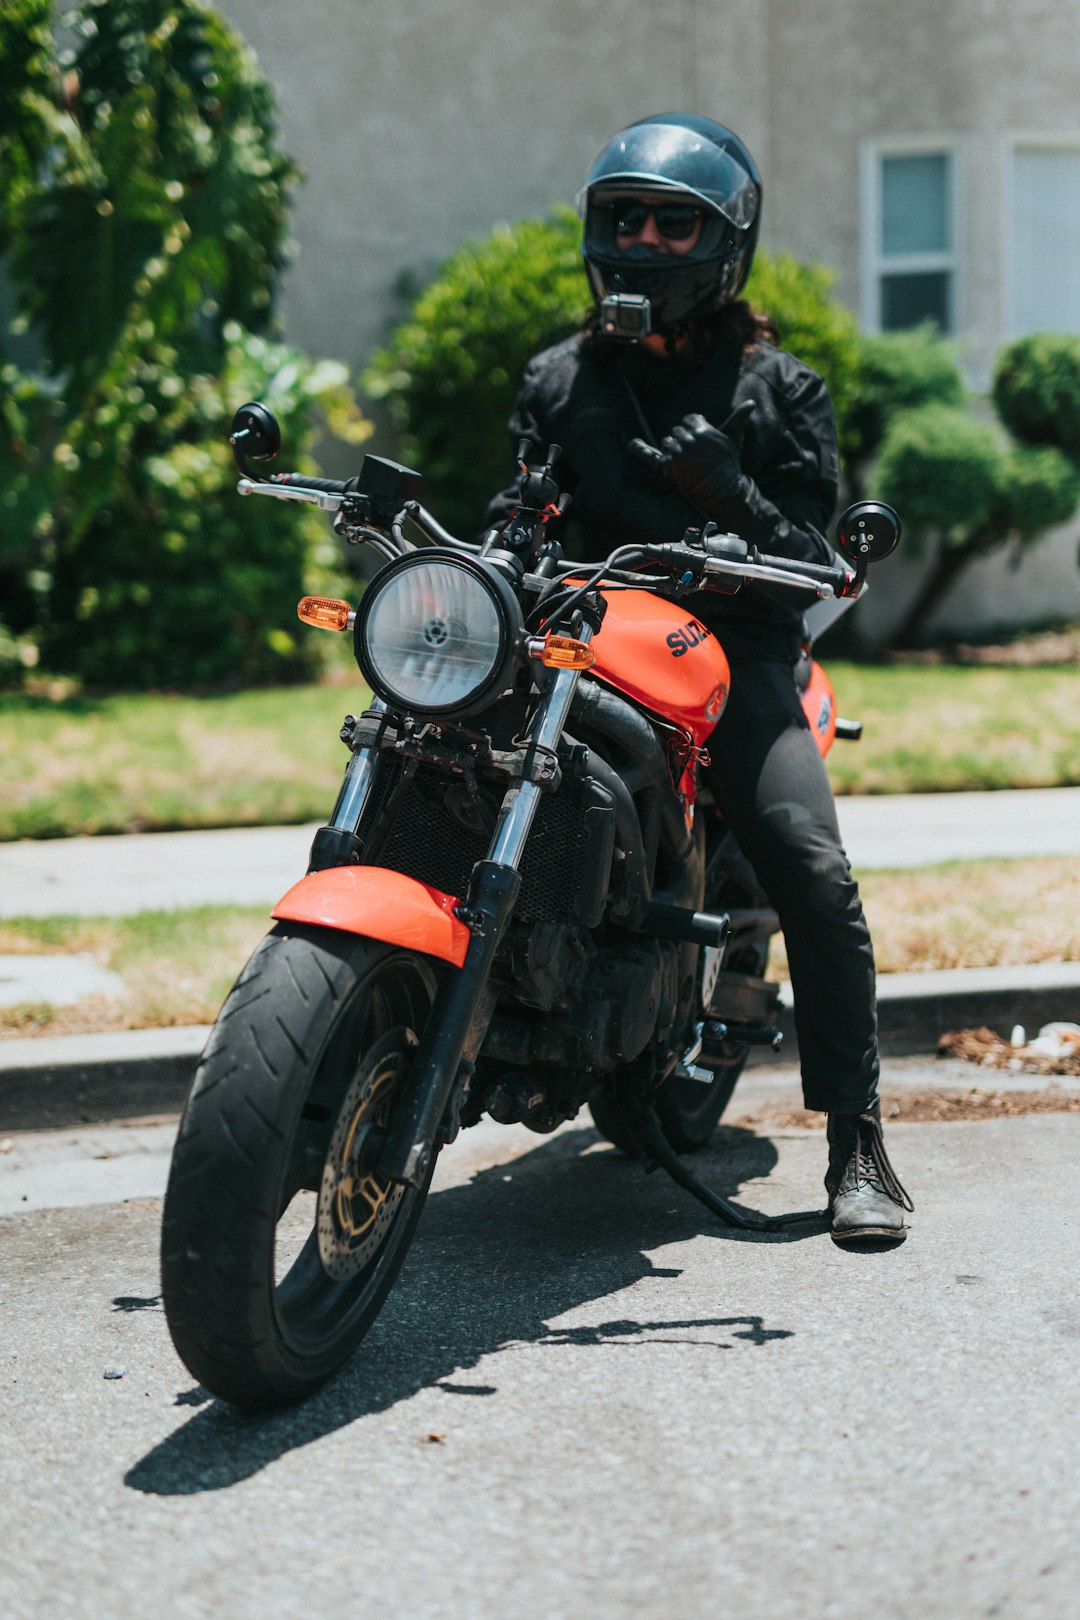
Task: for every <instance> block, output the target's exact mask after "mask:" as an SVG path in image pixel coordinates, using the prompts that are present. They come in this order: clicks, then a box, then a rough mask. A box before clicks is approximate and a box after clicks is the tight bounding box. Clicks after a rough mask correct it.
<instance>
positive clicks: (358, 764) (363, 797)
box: [330, 698, 386, 833]
mask: <svg viewBox="0 0 1080 1620" xmlns="http://www.w3.org/2000/svg"><path fill="white" fill-rule="evenodd" d="M369 713H371V714H385V713H386V704H385V703H384V702H383V701H382V699H381V698H374V699H373V700H372V704H371V708H370V710H369ZM378 762H379V751H378V749H377V748H359V749H357V751H356V753H355V754H353V756H352V758H351V759H350V760H349V763H348V765H347V766H346V769H345V779H344V781H343V782H342V784H341V791H340V792H339V794H338V797H337V804H335V806H334V813H333V815H332V816H331V817H330V826H331V827H333V828H334V829H335V831H337V832H348V833H354V832H355V831H356V829H357V827H358V826H359V823H360V817H361V816H362V815H363V813H364V805H365V803H366V801H367V796H368V793H369V792H370V791H371V784H372V782H373V781H374V779H375V767H376V765H377V764H378Z"/></svg>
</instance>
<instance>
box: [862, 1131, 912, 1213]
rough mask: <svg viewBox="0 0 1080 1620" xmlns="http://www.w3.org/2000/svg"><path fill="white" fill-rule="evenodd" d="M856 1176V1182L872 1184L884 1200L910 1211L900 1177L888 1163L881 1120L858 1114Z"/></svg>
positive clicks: (909, 1200) (910, 1206)
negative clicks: (873, 1182)
mask: <svg viewBox="0 0 1080 1620" xmlns="http://www.w3.org/2000/svg"><path fill="white" fill-rule="evenodd" d="M855 1159H856V1175H857V1177H858V1179H859V1180H860V1181H875V1182H877V1184H878V1186H879V1187H880V1188H881V1190H882V1192H884V1193H885V1194H886V1196H887V1197H889V1198H891V1199H892V1201H893V1203H894V1204H899V1205H900V1207H901V1209H906V1210H909V1211H911V1210H914V1208H915V1205H914V1204H913V1203H912V1201H911V1198H910V1196H909V1195H908V1193H907V1192H906V1190H905V1189H904V1187H903V1186H902V1185H901V1182H900V1177H899V1176H898V1175H897V1174H896V1171H895V1170H894V1169H893V1167H892V1165H891V1164H890V1163H889V1155H888V1154H887V1153H886V1151H885V1139H884V1137H883V1136H882V1134H881V1121H880V1120H879V1119H877V1118H876V1116H875V1115H874V1114H869V1113H868V1114H860V1115H859V1117H858V1120H857V1121H856V1125H855Z"/></svg>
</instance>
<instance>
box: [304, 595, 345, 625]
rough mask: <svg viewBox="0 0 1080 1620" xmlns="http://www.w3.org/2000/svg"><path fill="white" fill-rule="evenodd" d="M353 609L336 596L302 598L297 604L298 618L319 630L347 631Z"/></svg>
mask: <svg viewBox="0 0 1080 1620" xmlns="http://www.w3.org/2000/svg"><path fill="white" fill-rule="evenodd" d="M351 612H352V608H351V607H350V606H349V604H348V602H339V601H338V599H337V597H336V596H302V597H301V598H300V600H299V602H297V604H296V613H297V617H298V618H300V619H303V621H304V623H305V624H313V625H314V626H315V628H316V629H317V630H347V629H348V628H349V614H350V613H351Z"/></svg>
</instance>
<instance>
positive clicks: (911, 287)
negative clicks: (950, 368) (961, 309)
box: [881, 270, 952, 332]
mask: <svg viewBox="0 0 1080 1620" xmlns="http://www.w3.org/2000/svg"><path fill="white" fill-rule="evenodd" d="M951 279H952V278H951V276H950V275H949V273H948V271H947V270H926V271H915V272H909V273H907V274H905V275H899V276H890V275H885V276H882V278H881V327H882V330H883V331H885V332H896V331H900V330H902V329H903V328H904V327H905V326H918V325H919V324H920V323H921V322H922V321H933V322H934V324H935V325H936V326H938V327H940V329H941V331H943V332H948V331H949V330H950V327H951V325H952V322H951V319H950V314H949V283H950V281H951Z"/></svg>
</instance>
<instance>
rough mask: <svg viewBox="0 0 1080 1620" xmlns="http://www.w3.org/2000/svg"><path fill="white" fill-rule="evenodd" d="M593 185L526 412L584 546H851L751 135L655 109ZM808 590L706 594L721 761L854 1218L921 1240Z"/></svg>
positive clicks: (838, 1204) (838, 1189) (580, 550)
mask: <svg viewBox="0 0 1080 1620" xmlns="http://www.w3.org/2000/svg"><path fill="white" fill-rule="evenodd" d="M579 206H580V207H581V211H582V213H583V215H584V221H585V231H584V242H583V253H584V258H585V268H586V272H587V274H588V278H589V283H590V285H591V288H592V292H593V298H594V302H595V307H594V309H593V310H592V311H591V312H590V314H589V316H588V317H587V318H586V321H585V324H584V326H583V328H582V330H581V331H580V332H579V333H578V334H577V335H576V336H574V337H572V338H569V339H567V340H566V341H565V342H563V343H559V344H557V345H556V346H555V347H554V348H551V349H548V350H546V351H545V352H544V353H542V354H539V355H536V356H535V357H534V358H533V359H532V360H531V361H530V362H529V364H528V365H527V367H526V369H525V375H524V380H523V385H522V388H521V392H520V394H519V397H518V401H517V404H516V406H515V409H514V413H513V416H512V417H511V422H510V433H511V439H512V442H513V443H514V444H515V446H516V445H517V443H518V442H519V441H520V439H522V438H527V439H529V440H530V441H531V442H532V443H533V444H534V445H536V446H537V447H539V448H544V447H546V446H547V445H548V444H549V443H553V442H554V443H558V444H560V445H561V446H562V447H563V460H562V461H561V462H560V467H559V477H560V481H561V483H562V484H563V486H564V487H565V488H566V489H567V490H568V491H569V492H570V493H571V494H572V495H573V511H572V517H573V519H574V523H573V531H572V534H571V542H570V550H571V554H576V555H580V556H582V557H583V558H584V559H586V560H591V559H596V560H600V559H602V558H603V557H605V556H607V555H608V553H609V552H610V551H612V550H613V549H614V548H615V547H616V546H617V545H627V544H633V543H635V542H638V543H650V544H655V543H663V542H665V541H671V540H677V539H678V538H679V536H680V535H681V534H682V533H683V531H684V530H685V529H686V528H687V527H688V526H690V525H696V526H698V527H700V525H701V523H702V521H703V520H704V519H711V520H712V521H713V522H715V523H716V524H718V525H719V527H720V529H721V530H724V531H732V532H734V533H737V534H739V535H741V536H742V537H743V538H744V539H745V540H747V541H749V542H751V543H752V544H754V545H758V546H760V547H761V549H762V550H764V551H769V552H773V553H776V554H779V555H781V556H784V557H789V558H792V559H800V560H802V561H806V562H814V563H834V562H835V561H836V558H835V554H834V553H833V550H832V547H831V546H830V544H829V542H828V540H827V539H826V537H825V530H826V525H827V523H828V521H829V518H830V516H831V514H832V511H833V508H834V506H835V503H836V495H837V478H838V457H837V447H836V428H835V421H834V417H833V409H832V404H831V402H830V400H829V396H828V393H827V391H826V388H825V385H824V383H823V382H822V380H821V378H820V377H818V376H816V375H815V373H814V372H812V371H811V370H809V369H808V367H806V366H804V365H803V364H802V363H801V362H800V361H798V360H796V359H795V358H794V357H793V356H792V355H790V354H786V353H784V351H783V350H781V349H780V348H779V347H777V343H778V334H777V332H776V329H775V327H774V326H773V324H772V322H771V320H769V319H768V317H765V316H762V315H759V314H757V313H756V312H755V311H754V310H752V309H751V307H750V305H749V304H747V303H746V302H745V301H744V300H742V299H740V298H739V296H738V295H739V293H740V291H741V289H742V287H743V285H744V283H745V281H746V278H747V276H748V275H749V273H750V266H751V263H752V261H753V257H754V250H755V247H756V245H757V238H758V230H759V227H760V220H761V178H760V175H759V174H758V170H757V167H756V165H755V163H754V160H753V158H752V157H751V156H750V153H749V152H748V151H747V149H746V147H745V146H744V145H743V143H742V141H741V140H740V139H739V138H738V136H736V135H734V134H733V133H732V132H731V131H730V130H729V129H725V128H724V127H723V126H722V125H721V124H717V123H714V122H713V121H712V120H711V119H708V118H700V117H696V116H692V115H689V114H684V113H668V114H662V115H659V116H656V117H652V118H645V119H643V120H641V122H639V123H636V124H632V125H631V126H630V127H629V128H628V129H624V130H622V131H621V132H620V133H619V134H618V135H616V136H615V137H614V139H613V140H611V141H609V142H608V143H607V145H606V146H605V147H604V148H603V150H602V151H601V152H600V155H599V156H598V157H597V159H596V161H595V163H594V164H593V166H592V168H591V170H590V171H589V175H588V178H587V179H586V182H585V186H584V188H583V190H582V192H581V195H580V198H579ZM641 441H644V443H642V442H641ZM649 447H651V453H650V449H649ZM645 458H647V459H645ZM515 488H516V486H514V487H511V488H509V489H507V490H506V491H504V492H503V493H502V494H501V495H499V496H497V497H496V498H495V500H494V501H493V502H492V504H491V507H490V508H489V511H488V517H487V521H488V523H489V524H496V523H499V522H501V521H502V520H503V519H504V518H505V517H506V516H507V515H508V513H509V512H510V510H511V509H512V507H513V506H514V505H515V504H516V503H515ZM575 542H576V544H575ZM793 599H794V601H795V602H797V601H798V600H799V599H800V598H799V596H798V593H796V592H794V591H792V590H790V589H788V590H784V589H783V588H778V587H772V586H769V585H766V584H762V583H746V584H744V585H743V586H742V588H741V589H740V590H739V591H738V593H737V594H735V595H730V596H721V595H717V594H714V593H707V594H706V593H702V594H700V595H696V596H694V597H692V598H691V599H690V607H691V611H693V612H694V613H695V614H696V616H697V617H698V618H699V619H700V620H701V621H702V622H704V623H705V624H707V625H708V626H709V627H710V628H711V629H712V630H713V631H715V633H716V634H717V636H718V638H719V639H720V641H721V642H722V644H723V647H724V650H725V652H726V653H727V655H728V658H729V660H730V662H731V665H732V682H731V696H730V699H729V702H728V705H727V708H726V709H725V711H724V714H723V716H722V717H721V720H720V722H719V724H718V726H717V727H716V730H715V732H714V733H713V736H712V739H711V740H710V741H711V753H712V756H713V758H714V759H715V760H717V761H719V762H720V763H719V765H718V766H717V767H716V768H715V769H714V770H712V771H709V770H707V771H706V772H705V777H706V781H707V782H708V785H709V786H710V788H711V789H712V792H713V795H714V798H715V800H716V802H717V804H718V805H719V807H720V809H721V810H722V812H723V814H724V816H725V818H726V820H727V823H728V825H729V826H730V827H731V828H732V830H733V831H734V833H735V835H736V837H737V838H738V840H739V844H740V846H741V847H742V849H743V851H744V852H745V854H746V855H747V856H748V857H749V859H750V860H751V862H752V863H753V866H754V869H755V871H756V873H757V876H758V878H759V879H760V882H761V884H762V887H763V888H764V890H765V892H766V894H767V895H768V898H769V901H770V904H771V905H772V906H773V907H774V909H775V910H776V912H777V913H778V915H779V918H780V923H781V927H782V928H783V932H784V939H785V943H786V947H787V956H788V965H789V970H790V974H791V984H792V991H793V995H794V1001H795V1025H796V1030H797V1034H798V1039H799V1052H800V1059H801V1068H802V1081H803V1095H804V1100H805V1104H806V1107H807V1108H810V1109H815V1110H820V1111H822V1112H825V1113H827V1115H828V1142H829V1163H828V1170H827V1173H826V1177H825V1185H826V1189H827V1191H828V1194H829V1203H830V1209H831V1212H832V1232H833V1236H834V1238H835V1239H836V1240H837V1241H838V1242H848V1243H857V1242H859V1241H864V1240H867V1239H879V1238H881V1237H883V1236H885V1237H891V1238H894V1239H895V1240H897V1241H900V1240H901V1239H902V1238H903V1236H904V1233H905V1226H904V1210H905V1209H910V1207H911V1204H910V1200H909V1199H908V1198H907V1195H906V1193H905V1192H904V1190H903V1188H902V1187H901V1186H900V1183H899V1182H898V1180H897V1178H896V1176H895V1173H894V1172H893V1170H892V1167H891V1166H890V1164H889V1161H888V1158H887V1156H886V1153H885V1148H884V1144H883V1141H882V1137H881V1123H880V1105H879V1101H878V1091H877V1082H878V1073H879V1064H878V1047H877V1014H876V1003H875V989H874V985H875V979H874V955H873V947H872V945H871V942H870V935H869V932H868V929H867V926H866V922H865V919H864V917H863V911H862V905H861V902H860V900H859V893H858V889H857V887H856V884H855V881H854V879H853V878H852V875H851V870H850V867H849V865H848V860H847V857H846V855H845V853H844V850H843V848H842V845H841V842H840V832H839V827H838V824H837V819H836V808H835V805H834V803H833V798H832V791H831V788H830V785H829V780H828V776H827V774H826V771H825V766H824V762H823V760H822V757H821V754H820V753H819V751H818V748H817V745H816V743H815V741H814V739H813V736H812V734H811V732H810V728H809V726H808V724H807V720H806V717H805V715H804V713H803V709H802V704H801V701H800V697H799V693H798V690H797V687H796V684H795V679H794V666H795V663H796V660H797V659H798V657H799V654H800V650H801V646H802V641H803V636H804V627H803V625H802V621H801V613H800V608H799V607H798V606H797V605H793Z"/></svg>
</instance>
